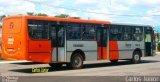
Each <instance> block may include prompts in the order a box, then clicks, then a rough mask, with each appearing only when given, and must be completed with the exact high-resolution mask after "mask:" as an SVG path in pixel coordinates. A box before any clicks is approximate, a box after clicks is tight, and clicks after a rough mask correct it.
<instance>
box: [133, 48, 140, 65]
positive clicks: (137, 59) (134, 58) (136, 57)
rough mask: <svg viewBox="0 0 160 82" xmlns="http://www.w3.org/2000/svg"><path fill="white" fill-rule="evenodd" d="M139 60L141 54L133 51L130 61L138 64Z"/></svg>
mask: <svg viewBox="0 0 160 82" xmlns="http://www.w3.org/2000/svg"><path fill="white" fill-rule="evenodd" d="M140 61H141V55H140V52H139V51H135V52H134V53H133V57H132V63H133V64H138V63H140Z"/></svg>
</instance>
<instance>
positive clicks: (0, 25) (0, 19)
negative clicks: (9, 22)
mask: <svg viewBox="0 0 160 82" xmlns="http://www.w3.org/2000/svg"><path fill="white" fill-rule="evenodd" d="M4 17H6V15H1V16H0V28H2V19H3V18H4Z"/></svg>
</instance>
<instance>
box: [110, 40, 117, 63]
mask: <svg viewBox="0 0 160 82" xmlns="http://www.w3.org/2000/svg"><path fill="white" fill-rule="evenodd" d="M109 45H110V46H109V47H110V56H109V59H110V60H117V59H118V58H119V53H118V41H109Z"/></svg>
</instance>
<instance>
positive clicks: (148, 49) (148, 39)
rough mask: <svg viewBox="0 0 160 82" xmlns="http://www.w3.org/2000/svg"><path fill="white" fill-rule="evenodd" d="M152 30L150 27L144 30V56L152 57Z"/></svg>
mask: <svg viewBox="0 0 160 82" xmlns="http://www.w3.org/2000/svg"><path fill="white" fill-rule="evenodd" d="M153 35H154V33H153V30H152V28H151V27H146V28H145V56H152V55H153V42H154V41H153V40H154V38H153Z"/></svg>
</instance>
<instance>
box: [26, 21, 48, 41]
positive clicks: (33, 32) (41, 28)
mask: <svg viewBox="0 0 160 82" xmlns="http://www.w3.org/2000/svg"><path fill="white" fill-rule="evenodd" d="M28 31H29V35H30V37H31V38H32V39H38V40H41V39H42V40H43V39H49V24H48V22H44V21H33V20H29V21H28Z"/></svg>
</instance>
